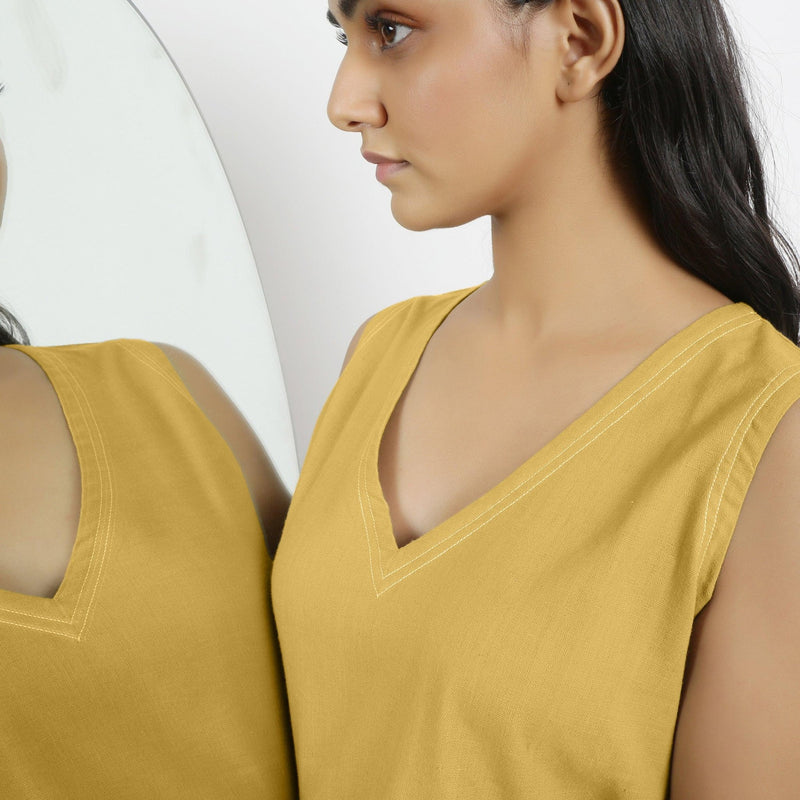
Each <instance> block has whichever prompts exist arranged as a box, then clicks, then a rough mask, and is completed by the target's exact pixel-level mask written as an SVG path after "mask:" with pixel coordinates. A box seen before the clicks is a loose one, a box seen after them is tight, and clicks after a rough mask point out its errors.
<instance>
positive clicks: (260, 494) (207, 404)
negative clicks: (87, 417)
mask: <svg viewBox="0 0 800 800" xmlns="http://www.w3.org/2000/svg"><path fill="white" fill-rule="evenodd" d="M157 346H158V348H159V349H161V350H162V351H163V353H164V355H165V356H166V357H167V359H168V360H169V361H170V363H171V364H172V366H173V368H174V369H175V372H176V373H177V374H178V377H179V378H180V379H181V381H182V382H183V384H184V385H185V386H186V389H187V390H188V391H189V393H190V394H191V395H192V397H193V399H194V401H195V402H196V403H197V405H198V406H199V408H200V409H201V411H203V413H204V414H205V415H206V416H207V417H208V419H209V420H210V421H211V423H212V424H213V425H214V427H215V428H216V429H217V430H218V431H219V433H220V434H221V435H222V437H223V439H225V441H226V442H227V444H228V446H229V447H230V449H231V451H232V452H233V455H234V456H235V458H236V460H237V461H238V463H239V466H240V467H241V469H242V473H243V475H244V478H245V481H246V482H247V486H248V488H249V490H250V494H251V497H252V498H253V503H254V505H255V507H256V511H257V512H258V514H259V518H260V520H261V524H262V527H263V529H264V534H265V538H266V543H267V548H268V550H269V553H270V556H273V555H274V554H275V551H276V549H277V546H278V541H279V538H280V532H281V528H282V526H283V519H284V518H285V515H286V510H287V508H288V504H289V494H288V492H287V490H286V488H285V487H284V485H283V483H282V481H281V479H280V477H279V476H278V474H277V472H276V470H275V468H274V466H273V464H272V462H271V461H270V459H269V456H268V455H267V454H266V452H265V451H264V448H263V447H262V446H261V443H260V441H259V440H258V437H257V436H256V435H255V433H254V432H253V430H252V428H251V427H250V425H249V424H248V423H247V421H246V420H245V418H244V417H243V416H242V414H241V413H240V411H239V410H238V409H237V408H236V406H235V405H234V403H233V402H232V401H231V399H230V398H229V397H228V396H227V394H226V393H225V392H224V390H223V389H222V387H221V386H220V385H219V384H218V383H217V382H216V380H214V378H213V377H212V376H211V374H210V373H209V372H208V370H206V369H205V367H203V366H202V364H200V362H199V361H198V360H197V359H195V358H194V357H193V356H191V355H189V354H188V353H187V352H185V351H184V350H181V349H180V348H178V347H174V346H173V345H168V344H160V343H159V344H158V345H157Z"/></svg>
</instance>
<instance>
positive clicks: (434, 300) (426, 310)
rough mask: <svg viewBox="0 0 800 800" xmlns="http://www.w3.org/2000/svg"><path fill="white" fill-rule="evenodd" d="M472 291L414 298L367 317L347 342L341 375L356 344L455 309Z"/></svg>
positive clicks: (460, 290)
mask: <svg viewBox="0 0 800 800" xmlns="http://www.w3.org/2000/svg"><path fill="white" fill-rule="evenodd" d="M475 288H476V287H474V286H473V287H469V288H467V289H457V290H455V291H451V292H444V293H443V294H435V295H415V296H414V297H410V298H408V299H406V300H401V301H400V302H397V303H393V304H392V305H389V306H386V307H385V308H383V309H381V310H380V311H378V312H377V313H376V314H373V315H372V316H371V317H368V318H367V319H366V320H365V321H364V322H362V323H361V325H359V327H358V329H357V330H356V332H355V334H354V335H353V337H352V339H351V340H350V344H349V345H348V348H347V352H346V354H345V358H344V363H343V364H342V371H344V368H345V367H346V366H347V364H348V362H349V361H350V360H351V359H352V357H353V355H354V354H355V352H356V350H357V349H358V346H359V344H365V343H366V341H367V340H369V339H371V338H372V337H374V336H377V335H378V334H380V333H384V334H385V335H386V336H394V335H395V334H396V333H397V330H399V329H402V328H403V327H404V326H414V325H416V324H417V323H419V322H420V321H421V320H423V319H425V318H427V317H428V316H429V315H430V314H436V313H438V312H439V311H440V310H441V309H442V308H447V307H449V306H452V305H454V304H455V303H457V302H458V301H459V300H461V299H462V298H464V297H466V296H467V295H468V294H470V293H472V292H473V291H474V290H475Z"/></svg>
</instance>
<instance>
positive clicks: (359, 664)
mask: <svg viewBox="0 0 800 800" xmlns="http://www.w3.org/2000/svg"><path fill="white" fill-rule="evenodd" d="M470 291H473V290H472V289H469V290H462V291H458V292H451V293H448V294H445V295H440V296H434V297H418V298H414V299H411V300H409V301H405V302H403V303H399V304H397V305H394V306H392V307H390V308H388V309H386V310H384V311H382V312H380V313H379V314H377V315H376V316H375V317H373V318H372V320H371V321H370V322H369V324H368V325H367V326H366V328H365V330H364V333H363V335H362V337H361V339H360V341H359V343H358V346H357V348H356V350H355V353H354V355H353V357H352V359H351V361H350V362H349V364H348V365H347V367H346V368H345V370H344V372H343V374H342V376H341V378H340V380H339V382H338V384H337V385H336V387H335V389H334V390H333V392H332V394H331V396H330V397H329V399H328V401H327V403H326V405H325V407H324V409H323V411H322V414H321V416H320V418H319V421H318V423H317V426H316V429H315V431H314V435H313V439H312V442H311V446H310V449H309V452H308V455H307V457H306V462H305V464H304V466H303V470H302V474H301V477H300V481H299V484H298V487H297V490H296V494H295V496H294V499H293V501H292V505H291V508H290V511H289V516H288V519H287V523H286V527H285V529H284V533H283V538H282V540H281V544H280V546H279V548H278V553H277V556H276V560H275V569H274V573H273V585H272V593H273V602H274V609H275V616H276V621H277V627H278V633H279V639H280V645H281V650H282V653H283V659H284V666H285V672H286V680H287V687H288V697H289V707H290V711H291V719H292V726H293V732H294V741H295V748H296V755H297V767H298V774H299V782H300V792H301V797H302V798H303V800H326V799H328V798H330V799H331V800H333V798H348V800H359V799H360V798H363V799H364V800H374V798H381V800H401V799H402V800H405V799H406V798H415V800H424V799H426V798H430V800H491V799H492V798H496V799H497V800H501V799H502V800H514V799H515V798H518V799H519V800H523V799H524V800H530V798H546V800H561V799H563V800H566V799H567V798H569V800H575V798H623V797H625V798H632V799H635V800H650V798H652V799H653V800H655V799H656V798H658V799H659V800H662V799H663V798H664V797H665V794H666V792H667V785H668V775H669V765H670V757H671V750H672V740H673V734H674V729H675V724H676V717H677V712H678V705H679V700H680V694H681V685H682V679H683V672H684V665H685V659H686V654H687V648H688V644H689V638H690V634H691V630H692V623H693V620H694V618H695V616H696V615H697V613H698V612H699V611H700V610H701V609H702V608H703V607H704V606H705V604H706V603H707V602H708V601H709V599H710V597H711V595H712V592H713V590H714V585H715V582H716V579H717V576H718V574H719V570H720V567H721V565H722V562H723V559H724V557H725V552H726V550H727V547H728V544H729V541H730V538H731V535H732V533H733V530H734V527H735V524H736V520H737V517H738V514H739V511H740V508H741V505H742V502H743V500H744V497H745V494H746V492H747V489H748V486H749V484H750V481H751V479H752V477H753V474H754V471H755V468H756V466H757V464H758V461H759V459H760V457H761V454H762V452H763V450H764V448H765V446H766V444H767V442H768V440H769V438H770V436H771V435H772V433H773V431H774V429H775V427H776V425H777V423H778V422H779V420H780V418H781V417H782V416H783V414H784V413H785V412H786V410H787V409H788V408H789V407H790V406H791V405H792V403H794V402H795V401H796V400H797V399H798V397H800V349H798V347H797V346H796V345H795V344H793V343H792V342H790V341H789V340H788V339H786V338H785V337H784V336H783V335H781V334H780V333H779V332H778V331H777V330H776V329H775V328H774V327H772V325H770V324H769V322H767V321H766V320H764V319H763V318H761V317H760V316H759V315H758V314H756V313H755V312H754V311H753V309H752V308H750V307H749V306H748V305H746V304H744V303H735V304H731V305H727V306H724V307H721V308H718V309H715V310H713V311H711V312H710V313H708V314H706V315H705V316H703V317H701V318H700V319H699V320H697V321H695V322H694V323H693V324H691V325H689V326H688V327H687V328H685V329H683V330H682V331H680V332H679V333H678V334H676V335H675V336H673V337H672V338H671V339H669V340H668V341H667V342H665V343H664V344H663V345H662V346H661V347H659V348H658V349H657V350H656V351H655V352H653V353H652V354H651V355H650V356H649V357H648V358H647V359H646V360H645V361H644V362H643V363H641V364H640V365H639V366H638V367H636V368H635V369H634V370H633V371H632V372H630V373H629V374H628V375H627V376H626V377H625V378H623V379H622V380H621V381H620V382H619V383H618V384H617V385H616V386H614V387H613V388H612V389H611V390H610V391H609V392H608V393H606V394H605V395H604V396H603V397H602V398H600V399H599V400H598V401H597V402H596V403H595V404H594V405H593V406H592V407H591V408H590V409H589V410H587V411H586V412H585V413H584V414H583V415H582V416H581V417H580V418H578V419H577V420H575V421H574V422H573V423H572V424H570V425H569V426H568V427H567V428H566V429H565V430H563V431H562V432H561V433H560V434H559V435H558V436H556V437H555V438H554V439H553V440H552V441H550V442H549V443H548V444H547V445H546V446H545V447H543V448H542V449H541V450H539V451H538V452H536V453H534V454H532V455H531V457H530V459H529V460H528V461H526V462H525V463H524V464H522V465H521V466H520V467H519V468H518V469H516V470H514V471H513V472H512V473H511V474H510V475H508V476H507V477H506V478H505V479H504V480H503V481H501V482H500V483H499V484H497V485H496V486H494V487H493V488H492V489H490V490H489V491H488V492H487V493H486V494H484V495H483V496H482V497H480V498H478V499H476V500H475V501H474V502H472V503H470V504H469V505H468V506H467V507H466V508H464V509H462V510H461V511H459V512H458V513H456V514H455V515H454V516H452V517H450V518H449V519H447V520H445V521H444V522H442V523H441V524H440V525H438V526H437V527H436V528H434V529H433V530H432V531H429V532H427V533H425V534H424V535H423V536H422V537H420V538H419V539H416V540H414V541H412V542H410V543H409V544H407V545H405V546H404V547H402V548H398V546H397V544H396V541H395V539H394V535H393V533H392V529H391V521H390V517H389V511H388V507H387V505H386V502H385V500H384V497H383V494H382V491H381V486H380V482H379V479H378V467H377V465H378V449H379V446H380V441H381V437H382V434H383V431H384V429H385V426H386V424H387V421H388V419H389V417H390V414H391V412H392V410H393V409H394V407H395V406H396V404H397V402H398V399H399V398H400V396H401V394H402V392H403V389H404V388H405V386H406V385H407V383H408V381H409V379H410V378H411V376H412V374H413V371H414V369H415V368H416V365H417V362H418V361H419V359H420V356H421V355H422V353H423V351H424V349H425V346H426V344H427V343H428V341H429V340H430V337H431V336H432V335H433V333H434V332H435V330H436V328H437V327H438V326H439V325H440V324H441V323H442V321H443V320H444V319H445V318H446V316H447V314H448V313H449V312H450V311H451V310H452V309H453V308H454V307H455V306H456V305H457V304H458V303H459V302H460V301H461V300H463V299H464V298H465V297H466V296H467V295H468V294H469V293H470Z"/></svg>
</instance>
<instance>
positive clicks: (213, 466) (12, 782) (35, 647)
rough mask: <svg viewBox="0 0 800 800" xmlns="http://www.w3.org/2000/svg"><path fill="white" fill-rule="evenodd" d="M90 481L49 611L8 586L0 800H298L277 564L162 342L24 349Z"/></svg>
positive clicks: (237, 476) (227, 455) (2, 645)
mask: <svg viewBox="0 0 800 800" xmlns="http://www.w3.org/2000/svg"><path fill="white" fill-rule="evenodd" d="M17 349H19V350H21V351H22V352H24V353H26V354H27V355H29V356H30V357H31V358H33V359H34V360H35V361H36V362H37V363H38V364H39V365H40V366H41V367H42V369H43V370H44V371H45V373H46V374H47V376H48V378H49V379H50V382H51V383H52V384H53V386H54V388H55V390H56V392H57V394H58V397H59V400H60V402H61V406H62V408H63V411H64V415H65V417H66V419H67V423H68V425H69V429H70V431H71V434H72V436H73V440H74V443H75V448H76V451H77V455H78V461H79V465H80V472H81V483H82V487H81V511H80V521H79V526H78V532H77V539H76V541H75V545H74V549H73V553H72V559H71V561H70V563H69V566H68V568H67V572H66V575H65V577H64V580H63V583H62V584H61V586H60V588H59V590H58V592H57V593H56V595H55V597H53V598H52V599H47V598H42V597H30V596H25V595H20V594H16V593H13V592H8V591H0V654H1V655H0V662H2V682H0V744H1V745H2V746H0V796H2V797H4V798H14V800H52V799H53V798H59V800H62V799H63V800H95V798H96V799H97V800H111V799H112V798H113V800H151V798H169V800H180V798H186V800H198V798H203V800H210V799H212V798H220V800H222V798H224V799H225V800H230V798H234V797H235V798H237V800H241V798H253V800H255V799H256V798H258V799H259V800H265V798H270V799H272V798H276V799H277V800H282V799H283V798H290V797H295V796H296V789H295V788H294V781H295V780H296V778H294V777H293V771H294V768H293V762H292V755H291V733H290V731H289V727H288V716H287V713H286V709H285V699H284V690H283V680H282V671H281V667H280V660H279V656H278V652H277V641H276V637H275V631H274V623H273V621H272V617H271V613H270V606H269V581H270V572H271V563H270V560H269V557H268V555H267V552H266V547H265V545H264V541H263V536H262V534H261V530H260V526H259V523H258V519H257V516H256V512H255V509H254V507H253V504H252V501H251V499H250V495H249V492H248V490H247V486H246V484H245V480H244V476H243V475H242V473H241V470H240V468H239V465H238V463H237V461H236V460H235V458H234V456H233V454H232V452H231V451H230V449H229V448H228V446H227V444H226V443H225V442H224V440H223V439H222V437H221V436H220V434H219V433H218V432H217V430H216V429H215V428H214V427H213V426H212V424H211V423H210V422H209V420H208V418H207V417H206V416H205V415H204V414H203V413H202V412H201V411H200V409H199V408H198V406H197V405H196V404H195V402H194V400H193V399H192V397H191V396H190V395H189V393H188V391H187V389H186V388H185V387H184V385H183V384H182V383H181V381H180V379H179V378H178V376H177V374H176V373H175V371H174V370H173V368H172V366H171V365H170V362H169V361H168V360H167V358H166V356H165V355H164V354H163V353H162V351H161V350H160V349H159V348H158V347H156V346H155V345H152V344H148V343H146V342H139V341H132V340H129V341H116V342H106V343H103V344H89V345H77V346H69V347H47V348H37V347H18V348H17Z"/></svg>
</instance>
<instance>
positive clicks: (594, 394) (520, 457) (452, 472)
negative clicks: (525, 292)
mask: <svg viewBox="0 0 800 800" xmlns="http://www.w3.org/2000/svg"><path fill="white" fill-rule="evenodd" d="M631 357H632V356H630V355H627V357H626V354H624V353H622V354H620V353H616V354H614V355H612V356H599V355H598V354H597V353H592V354H590V353H588V352H586V353H577V354H576V353H572V354H568V355H566V356H563V357H560V358H559V357H558V356H557V355H555V354H552V355H549V356H546V357H543V358H538V359H533V358H522V357H520V356H519V355H516V354H504V353H494V354H488V353H487V354H484V355H483V357H480V358H475V357H474V356H473V357H463V356H462V357H459V356H458V355H456V354H455V352H454V351H453V350H452V349H451V350H449V351H448V350H447V349H446V348H433V347H431V348H429V352H428V351H426V353H425V354H424V357H423V359H422V360H421V361H420V363H419V365H418V366H417V368H416V370H415V371H414V373H413V375H412V376H411V379H410V381H409V382H408V383H407V384H406V386H405V388H404V389H403V391H402V393H401V395H400V397H399V399H398V401H397V404H396V405H395V407H394V409H393V411H392V413H391V415H390V417H389V420H388V422H387V425H386V428H385V430H384V432H383V436H382V438H381V444H380V449H379V455H378V471H379V476H380V483H381V488H382V491H383V494H384V498H385V500H386V503H387V505H388V507H389V512H390V515H391V518H392V525H393V530H394V534H395V539H396V541H397V544H398V546H400V547H402V546H404V545H405V544H407V543H408V542H410V541H412V540H414V539H416V538H419V537H420V536H422V535H423V534H424V533H425V532H426V531H429V530H431V529H433V528H434V527H436V526H437V525H439V524H441V522H442V521H444V520H445V519H447V518H449V517H451V516H452V515H454V514H455V513H457V512H458V511H459V510H461V509H463V508H465V507H466V506H468V505H469V504H470V503H473V502H474V501H476V500H477V499H479V498H480V497H481V496H483V495H484V494H486V493H487V492H488V491H489V490H490V489H491V488H492V487H494V486H496V485H497V484H498V483H500V482H501V481H502V480H504V479H505V478H506V477H507V476H509V475H511V474H512V473H513V472H514V471H515V470H517V469H518V468H519V467H520V466H522V465H523V464H525V462H526V461H528V460H529V459H530V458H531V457H532V456H533V455H535V454H536V453H538V452H539V451H540V450H541V449H542V448H543V447H545V445H547V444H548V443H549V442H551V441H552V440H554V439H555V438H556V437H558V436H559V435H561V434H563V433H564V432H566V431H567V430H568V429H569V427H570V425H571V424H572V423H574V422H575V421H576V420H578V419H579V418H580V417H581V416H582V415H583V414H585V413H586V412H587V411H588V410H590V409H591V407H592V406H593V404H594V403H595V402H596V401H597V400H598V399H599V398H600V397H602V396H603V395H604V394H605V393H606V392H607V391H608V390H609V389H610V388H612V387H613V386H614V384H615V383H617V382H618V381H619V380H620V379H621V378H622V377H623V376H624V375H625V374H626V372H627V371H629V369H630V367H631V364H630V363H628V362H629V359H630V358H631Z"/></svg>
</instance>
